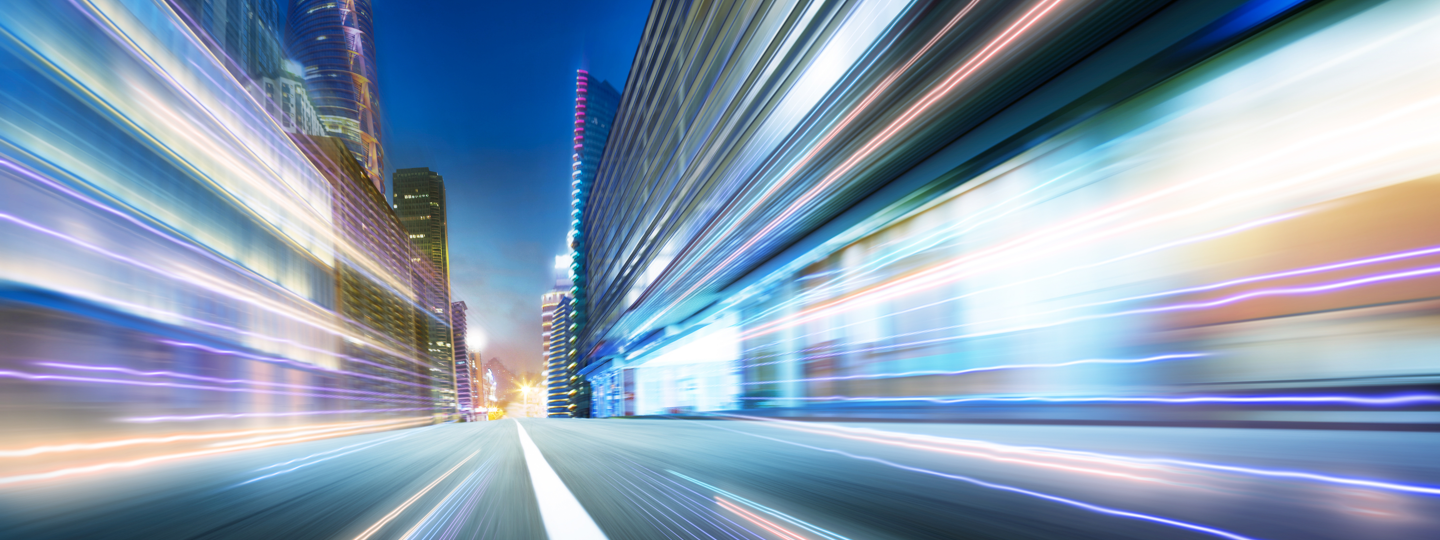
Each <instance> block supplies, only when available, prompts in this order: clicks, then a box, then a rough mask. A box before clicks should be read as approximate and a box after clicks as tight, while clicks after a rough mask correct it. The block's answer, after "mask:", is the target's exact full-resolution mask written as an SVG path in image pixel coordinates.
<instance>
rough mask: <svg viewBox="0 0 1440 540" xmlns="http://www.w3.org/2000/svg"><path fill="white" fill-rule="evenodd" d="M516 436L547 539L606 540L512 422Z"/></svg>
mask: <svg viewBox="0 0 1440 540" xmlns="http://www.w3.org/2000/svg"><path fill="white" fill-rule="evenodd" d="M515 429H516V431H517V432H518V433H519V434H520V448H521V449H522V450H524V452H525V467H526V468H527V469H530V484H532V485H534V486H535V501H536V502H538V503H539V504H540V519H541V521H544V522H545V534H546V535H548V536H549V537H550V539H551V540H592V539H598V540H606V538H605V533H603V532H601V531H600V526H599V525H596V524H595V520H594V519H591V518H590V514H589V513H588V512H586V511H585V507H583V506H580V501H579V500H576V499H575V494H573V493H570V488H567V487H565V482H564V481H562V480H560V475H558V474H555V469H552V468H550V464H549V463H546V462H545V456H542V455H540V449H539V448H537V447H536V446H535V442H534V441H531V440H530V435H529V434H527V433H525V426H522V425H520V421H518V420H516V421H515Z"/></svg>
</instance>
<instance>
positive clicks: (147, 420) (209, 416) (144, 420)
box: [119, 407, 433, 424]
mask: <svg viewBox="0 0 1440 540" xmlns="http://www.w3.org/2000/svg"><path fill="white" fill-rule="evenodd" d="M429 410H433V407H410V408H401V409H342V410H329V411H302V412H284V413H235V414H199V415H192V416H142V417H136V418H121V419H119V421H121V422H132V423H138V424H148V423H154V422H194V421H198V420H218V419H235V418H284V417H289V416H310V415H319V414H367V413H382V412H408V411H429Z"/></svg>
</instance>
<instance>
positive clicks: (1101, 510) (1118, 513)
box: [706, 424, 1256, 540]
mask: <svg viewBox="0 0 1440 540" xmlns="http://www.w3.org/2000/svg"><path fill="white" fill-rule="evenodd" d="M706 425H709V424H706ZM710 427H713V428H715V429H723V430H725V431H730V432H734V433H739V434H742V435H748V436H751V437H756V438H760V439H766V440H770V441H775V442H778V443H783V444H788V445H791V446H798V447H800V448H807V449H810V450H815V451H818V452H824V453H827V454H835V455H839V456H844V457H848V458H850V459H855V460H859V461H868V462H871V463H877V464H880V465H885V466H887V467H893V468H896V469H901V470H906V471H910V472H916V473H920V474H926V475H930V476H935V477H938V478H945V479H948V480H957V481H960V482H965V483H968V484H972V485H976V486H980V487H985V488H990V489H994V490H999V491H1008V492H1011V493H1016V494H1020V495H1025V496H1028V497H1034V498H1037V499H1043V500H1047V501H1051V502H1056V503H1060V504H1064V505H1067V506H1072V507H1076V508H1080V509H1083V510H1089V511H1091V512H1095V513H1098V514H1105V515H1110V516H1115V517H1121V518H1127V519H1134V520H1139V521H1148V522H1151V523H1157V524H1160V525H1168V526H1171V527H1176V528H1181V529H1188V530H1191V531H1195V532H1200V533H1205V534H1210V535H1214V536H1219V537H1221V538H1228V539H1230V540H1256V539H1254V538H1251V537H1248V536H1241V535H1239V534H1236V533H1232V532H1229V531H1225V530H1221V529H1216V528H1211V527H1206V526H1204V525H1198V524H1195V523H1188V522H1184V521H1179V520H1174V519H1169V518H1163V517H1160V516H1154V515H1150V514H1142V513H1139V512H1130V511H1127V510H1119V509H1115V508H1109V507H1105V506H1100V505H1096V504H1090V503H1087V502H1083V501H1079V500H1075V499H1069V498H1065V497H1060V496H1056V495H1050V494H1047V493H1041V492H1038V491H1031V490H1028V489H1023V488H1018V487H1015V486H1007V485H1004V484H996V483H993V482H986V481H984V480H980V479H977V478H971V477H968V476H962V475H958V474H948V473H942V472H939V471H932V470H929V469H922V468H919V467H911V466H908V465H901V464H899V463H895V462H893V461H888V460H884V459H880V458H875V457H870V456H861V455H857V454H852V453H849V452H846V451H843V450H835V449H831V448H821V447H818V446H811V445H808V444H802V443H797V442H793V441H787V440H784V439H777V438H774V437H767V436H764V435H756V434H754V433H746V432H744V431H739V430H734V429H730V428H725V427H720V426H715V425H710Z"/></svg>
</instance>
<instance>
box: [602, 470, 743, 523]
mask: <svg viewBox="0 0 1440 540" xmlns="http://www.w3.org/2000/svg"><path fill="white" fill-rule="evenodd" d="M626 461H630V460H626ZM630 463H631V465H633V466H634V468H632V469H630V470H631V472H633V473H635V476H634V477H635V478H638V479H639V480H641V481H642V482H644V483H645V485H647V486H649V487H650V489H648V490H647V492H649V493H656V492H659V493H660V494H662V495H664V496H665V497H667V498H669V499H670V500H671V501H674V502H676V503H679V504H680V506H681V507H682V508H684V509H686V510H689V511H690V512H691V513H693V514H695V515H696V516H697V517H699V518H700V519H702V520H704V521H705V522H706V523H708V524H710V525H711V526H713V527H715V528H717V529H720V530H721V531H722V532H724V533H725V534H728V535H730V537H731V538H737V539H738V538H742V537H744V535H743V534H740V533H742V532H743V533H748V534H749V535H750V536H754V537H756V538H760V539H762V540H763V539H764V537H763V536H760V535H758V534H756V533H755V532H754V531H751V530H750V529H747V528H745V527H744V526H743V525H740V524H739V523H736V522H735V521H734V520H732V519H730V518H727V517H725V516H723V515H721V514H720V513H719V512H716V511H715V510H714V509H712V508H710V507H709V504H710V503H711V502H712V499H711V498H709V497H707V496H705V495H701V494H700V493H697V492H696V491H695V490H693V489H690V488H689V487H686V486H685V485H684V484H681V483H679V482H676V481H675V480H674V479H672V478H670V477H667V476H664V475H661V474H659V473H657V472H655V471H652V470H650V469H648V468H645V467H644V466H641V465H639V464H637V463H635V462H634V461H630ZM672 486H673V487H672ZM676 487H678V488H680V489H683V490H685V491H686V492H689V495H686V494H685V493H683V492H681V491H680V489H676ZM653 497H654V495H652V498H653ZM676 514H679V515H683V514H680V513H679V512H676ZM711 517H714V518H715V519H711ZM686 522H687V523H691V525H692V526H693V525H694V524H693V522H690V521H689V520H688V519H687V520H686ZM727 523H728V524H729V525H726V524H727Z"/></svg>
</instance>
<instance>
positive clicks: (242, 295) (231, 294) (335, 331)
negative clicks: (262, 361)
mask: <svg viewBox="0 0 1440 540" xmlns="http://www.w3.org/2000/svg"><path fill="white" fill-rule="evenodd" d="M0 220H5V221H9V222H11V223H14V224H16V225H18V226H20V227H23V228H26V229H30V230H32V231H35V232H38V233H40V234H44V235H46V236H50V237H53V238H57V239H60V240H62V241H65V242H67V243H70V244H73V245H75V246H79V247H81V248H83V249H85V250H88V251H91V252H94V253H97V254H99V255H102V256H104V257H106V258H109V259H112V260H115V261H119V262H122V263H125V264H128V265H130V266H133V267H135V268H139V269H142V270H145V271H148V272H150V273H153V274H155V275H157V276H161V277H164V278H167V279H172V280H177V281H181V282H184V283H188V284H191V285H194V286H196V287H199V288H201V289H203V290H206V291H210V292H214V293H218V294H221V295H223V296H225V297H228V298H231V299H234V300H237V301H240V302H244V303H247V304H250V305H252V306H255V307H257V308H260V309H262V310H265V311H268V312H270V313H274V314H276V315H280V316H282V317H285V318H287V319H290V320H292V321H295V322H298V323H301V324H304V325H306V326H309V327H311V328H315V329H317V330H321V331H323V332H326V333H329V334H331V335H334V336H339V337H344V338H348V339H352V340H355V341H356V342H358V343H361V344H364V345H366V346H368V347H371V348H373V349H376V350H379V351H382V352H386V353H389V354H393V355H396V356H399V357H405V356H404V353H400V352H398V351H395V350H393V349H389V348H386V347H383V346H380V345H376V344H374V343H370V342H369V341H367V340H364V339H361V338H362V336H358V335H356V334H354V333H350V332H345V331H343V330H341V329H340V328H338V327H337V326H335V325H333V324H326V323H324V322H323V321H319V320H316V318H315V317H313V316H311V315H309V314H307V313H304V312H301V311H298V310H294V309H288V308H285V307H283V306H279V305H276V304H275V302H273V301H271V300H269V299H266V298H264V297H262V296H260V295H258V294H255V293H253V292H249V291H245V290H243V289H236V288H235V287H233V286H231V285H229V284H228V283H225V282H223V281H218V280H214V279H209V278H208V277H205V276H203V275H197V274H189V275H178V274H177V273H176V272H175V271H173V270H168V271H167V270H162V269H160V268H157V267H155V266H151V265H149V264H146V263H144V262H141V261H138V260H135V259H133V258H130V257H126V256H124V255H121V254H118V253H115V252H112V251H109V250H107V249H105V248H102V247H100V246H97V245H94V244H91V243H89V242H85V241H83V240H80V239H78V238H75V237H73V236H70V235H68V234H65V233H61V232H59V231H55V230H52V229H49V228H46V227H42V226H40V225H37V224H35V223H31V222H29V221H26V220H24V219H21V218H19V217H16V216H13V215H10V214H5V213H0ZM327 313H332V314H333V312H327ZM336 315H338V314H336ZM346 320H349V319H346ZM349 321H350V322H351V323H353V324H355V325H357V326H360V327H362V328H366V329H370V328H369V326H367V325H365V324H363V323H360V322H358V321H353V320H349ZM370 330H371V331H372V332H374V330H373V329H370ZM380 335H383V334H380ZM391 341H394V340H393V339H392V340H391Z"/></svg>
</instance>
